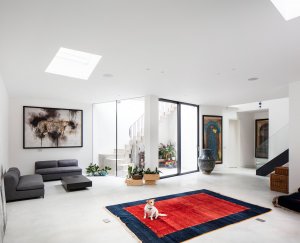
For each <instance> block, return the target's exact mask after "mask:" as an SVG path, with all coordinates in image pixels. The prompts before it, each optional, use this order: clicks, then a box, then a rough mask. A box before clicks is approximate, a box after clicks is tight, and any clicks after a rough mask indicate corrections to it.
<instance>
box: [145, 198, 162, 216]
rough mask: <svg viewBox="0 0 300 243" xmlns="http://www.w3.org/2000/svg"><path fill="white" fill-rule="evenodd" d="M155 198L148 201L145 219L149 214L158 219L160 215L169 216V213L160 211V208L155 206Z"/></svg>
mask: <svg viewBox="0 0 300 243" xmlns="http://www.w3.org/2000/svg"><path fill="white" fill-rule="evenodd" d="M154 200H155V199H149V200H147V201H146V202H147V203H146V205H145V207H144V219H145V218H147V216H148V217H149V218H150V219H151V220H153V218H155V219H157V218H158V216H160V217H163V216H167V214H163V213H159V212H158V209H157V208H156V207H155V206H154Z"/></svg>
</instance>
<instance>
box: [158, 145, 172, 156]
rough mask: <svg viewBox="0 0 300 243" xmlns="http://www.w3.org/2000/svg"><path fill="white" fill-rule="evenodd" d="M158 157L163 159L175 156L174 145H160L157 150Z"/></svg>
mask: <svg viewBox="0 0 300 243" xmlns="http://www.w3.org/2000/svg"><path fill="white" fill-rule="evenodd" d="M158 155H159V156H160V157H162V158H164V159H169V158H171V157H175V155H176V150H175V145H174V144H172V143H168V144H167V145H165V144H163V143H161V144H160V146H159V148H158Z"/></svg>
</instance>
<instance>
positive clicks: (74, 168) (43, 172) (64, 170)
mask: <svg viewBox="0 0 300 243" xmlns="http://www.w3.org/2000/svg"><path fill="white" fill-rule="evenodd" d="M81 171H82V169H81V168H79V167H77V166H67V167H56V168H44V169H37V170H35V173H37V174H41V175H48V174H56V173H67V172H81Z"/></svg>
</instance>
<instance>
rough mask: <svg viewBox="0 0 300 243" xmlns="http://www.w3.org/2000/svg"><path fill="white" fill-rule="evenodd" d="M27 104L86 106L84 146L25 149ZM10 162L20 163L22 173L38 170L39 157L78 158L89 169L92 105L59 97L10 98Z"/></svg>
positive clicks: (40, 158) (74, 107)
mask: <svg viewBox="0 0 300 243" xmlns="http://www.w3.org/2000/svg"><path fill="white" fill-rule="evenodd" d="M23 106H40V107H55V108H71V109H82V110H83V147H82V148H50V149H23ZM9 123H10V124H9V145H10V146H9V166H10V167H12V166H16V167H18V168H19V169H20V171H21V173H22V174H30V173H34V163H35V161H37V160H51V159H73V158H74V159H78V161H79V166H80V167H81V168H82V169H85V168H86V167H87V166H88V164H89V163H91V162H92V105H91V104H82V103H81V104H77V103H70V102H66V101H63V100H62V101H59V100H44V99H10V104H9Z"/></svg>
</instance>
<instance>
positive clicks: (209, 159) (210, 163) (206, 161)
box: [198, 149, 216, 175]
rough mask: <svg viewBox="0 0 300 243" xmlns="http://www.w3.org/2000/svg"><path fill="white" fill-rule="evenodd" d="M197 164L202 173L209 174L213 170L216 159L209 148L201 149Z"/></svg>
mask: <svg viewBox="0 0 300 243" xmlns="http://www.w3.org/2000/svg"><path fill="white" fill-rule="evenodd" d="M198 165H199V168H200V170H201V171H202V173H203V174H207V175H209V174H210V173H211V172H212V171H213V169H214V168H215V165H216V161H215V159H214V157H213V155H212V150H211V149H202V151H201V155H200V157H199V158H198Z"/></svg>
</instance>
